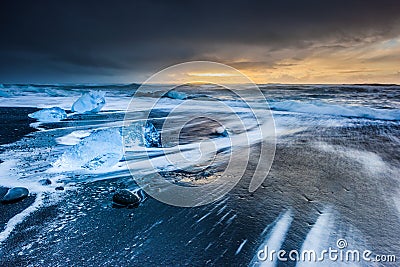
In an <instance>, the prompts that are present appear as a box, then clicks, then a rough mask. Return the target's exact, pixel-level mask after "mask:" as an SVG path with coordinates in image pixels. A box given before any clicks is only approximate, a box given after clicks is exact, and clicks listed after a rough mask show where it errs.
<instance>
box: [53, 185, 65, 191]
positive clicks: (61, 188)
mask: <svg viewBox="0 0 400 267" xmlns="http://www.w3.org/2000/svg"><path fill="white" fill-rule="evenodd" d="M54 189H55V190H59V191H62V190H64V187H63V186H57V187H56V188H54Z"/></svg>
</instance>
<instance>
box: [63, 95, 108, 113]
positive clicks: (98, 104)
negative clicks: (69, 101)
mask: <svg viewBox="0 0 400 267" xmlns="http://www.w3.org/2000/svg"><path fill="white" fill-rule="evenodd" d="M105 94H106V93H105V92H102V91H90V92H88V93H85V94H84V95H82V96H81V97H80V98H79V99H78V100H76V101H75V103H74V104H73V105H72V108H71V110H72V112H78V113H97V112H99V111H100V110H101V108H102V107H103V106H104V105H105V104H106V100H105V99H104V96H105Z"/></svg>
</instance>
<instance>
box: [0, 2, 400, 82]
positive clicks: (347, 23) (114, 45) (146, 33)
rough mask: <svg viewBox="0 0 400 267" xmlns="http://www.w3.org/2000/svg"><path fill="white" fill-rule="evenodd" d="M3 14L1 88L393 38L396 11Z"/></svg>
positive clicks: (138, 5) (388, 6)
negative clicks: (242, 54) (257, 52)
mask: <svg viewBox="0 0 400 267" xmlns="http://www.w3.org/2000/svg"><path fill="white" fill-rule="evenodd" d="M0 13H1V14H0V36H1V37H0V38H1V42H0V82H1V80H4V81H7V80H12V79H14V80H16V79H17V80H24V79H27V80H29V79H33V80H36V81H38V80H43V81H47V80H71V81H73V80H74V78H75V79H79V78H77V77H80V78H82V77H98V78H99V79H100V78H101V77H103V76H108V77H109V76H117V77H119V76H118V75H124V74H129V73H131V74H132V73H135V74H140V73H146V72H154V71H157V70H159V69H160V68H162V67H166V66H168V65H171V64H174V63H178V62H182V61H185V60H196V59H197V60H200V59H201V60H204V59H213V60H218V61H222V62H230V61H232V57H234V56H235V55H236V56H237V55H238V53H239V52H240V50H241V49H242V48H243V47H246V46H248V47H249V48H248V49H249V50H251V49H252V47H255V46H257V47H264V48H265V51H264V52H263V53H265V54H266V53H269V52H273V51H277V50H281V49H304V48H307V49H309V48H313V47H319V46H330V47H335V46H337V47H346V46H349V45H352V44H354V43H363V42H366V43H368V42H373V41H374V40H376V39H380V38H391V37H394V36H397V35H399V27H398V25H399V17H400V16H399V14H400V4H399V2H398V1H334V2H333V1H332V2H328V1H270V2H267V1H192V2H191V1H115V0H114V1H63V2H61V1H8V2H6V3H5V2H3V3H2V6H1V11H0ZM238 50H239V52H238ZM239 54H240V53H239ZM273 61H274V59H273V58H272V59H271V62H255V64H259V65H260V66H264V65H269V66H271V67H273V66H274V64H275V63H274V62H273ZM243 64H245V63H243ZM248 64H251V62H249V63H248ZM10 77H11V78H10ZM106 80H107V79H106Z"/></svg>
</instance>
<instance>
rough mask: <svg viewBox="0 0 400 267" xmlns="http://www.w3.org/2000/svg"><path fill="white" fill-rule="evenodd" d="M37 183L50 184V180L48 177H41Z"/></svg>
mask: <svg viewBox="0 0 400 267" xmlns="http://www.w3.org/2000/svg"><path fill="white" fill-rule="evenodd" d="M39 183H40V184H41V185H50V184H51V180H50V179H41V180H39Z"/></svg>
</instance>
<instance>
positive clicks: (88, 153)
mask: <svg viewBox="0 0 400 267" xmlns="http://www.w3.org/2000/svg"><path fill="white" fill-rule="evenodd" d="M122 157H123V147H122V136H121V134H120V128H109V129H102V130H97V131H94V132H93V133H92V134H91V135H89V136H87V137H85V138H84V139H82V141H80V142H79V143H78V144H76V145H75V146H73V147H72V148H70V149H68V150H67V151H65V152H64V154H63V155H62V156H61V157H60V158H59V159H58V160H57V161H56V162H55V163H54V164H53V165H54V167H58V168H61V169H67V170H76V169H89V170H98V169H104V168H108V167H112V166H114V165H115V164H117V163H118V162H119V161H120V160H121V158H122Z"/></svg>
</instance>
